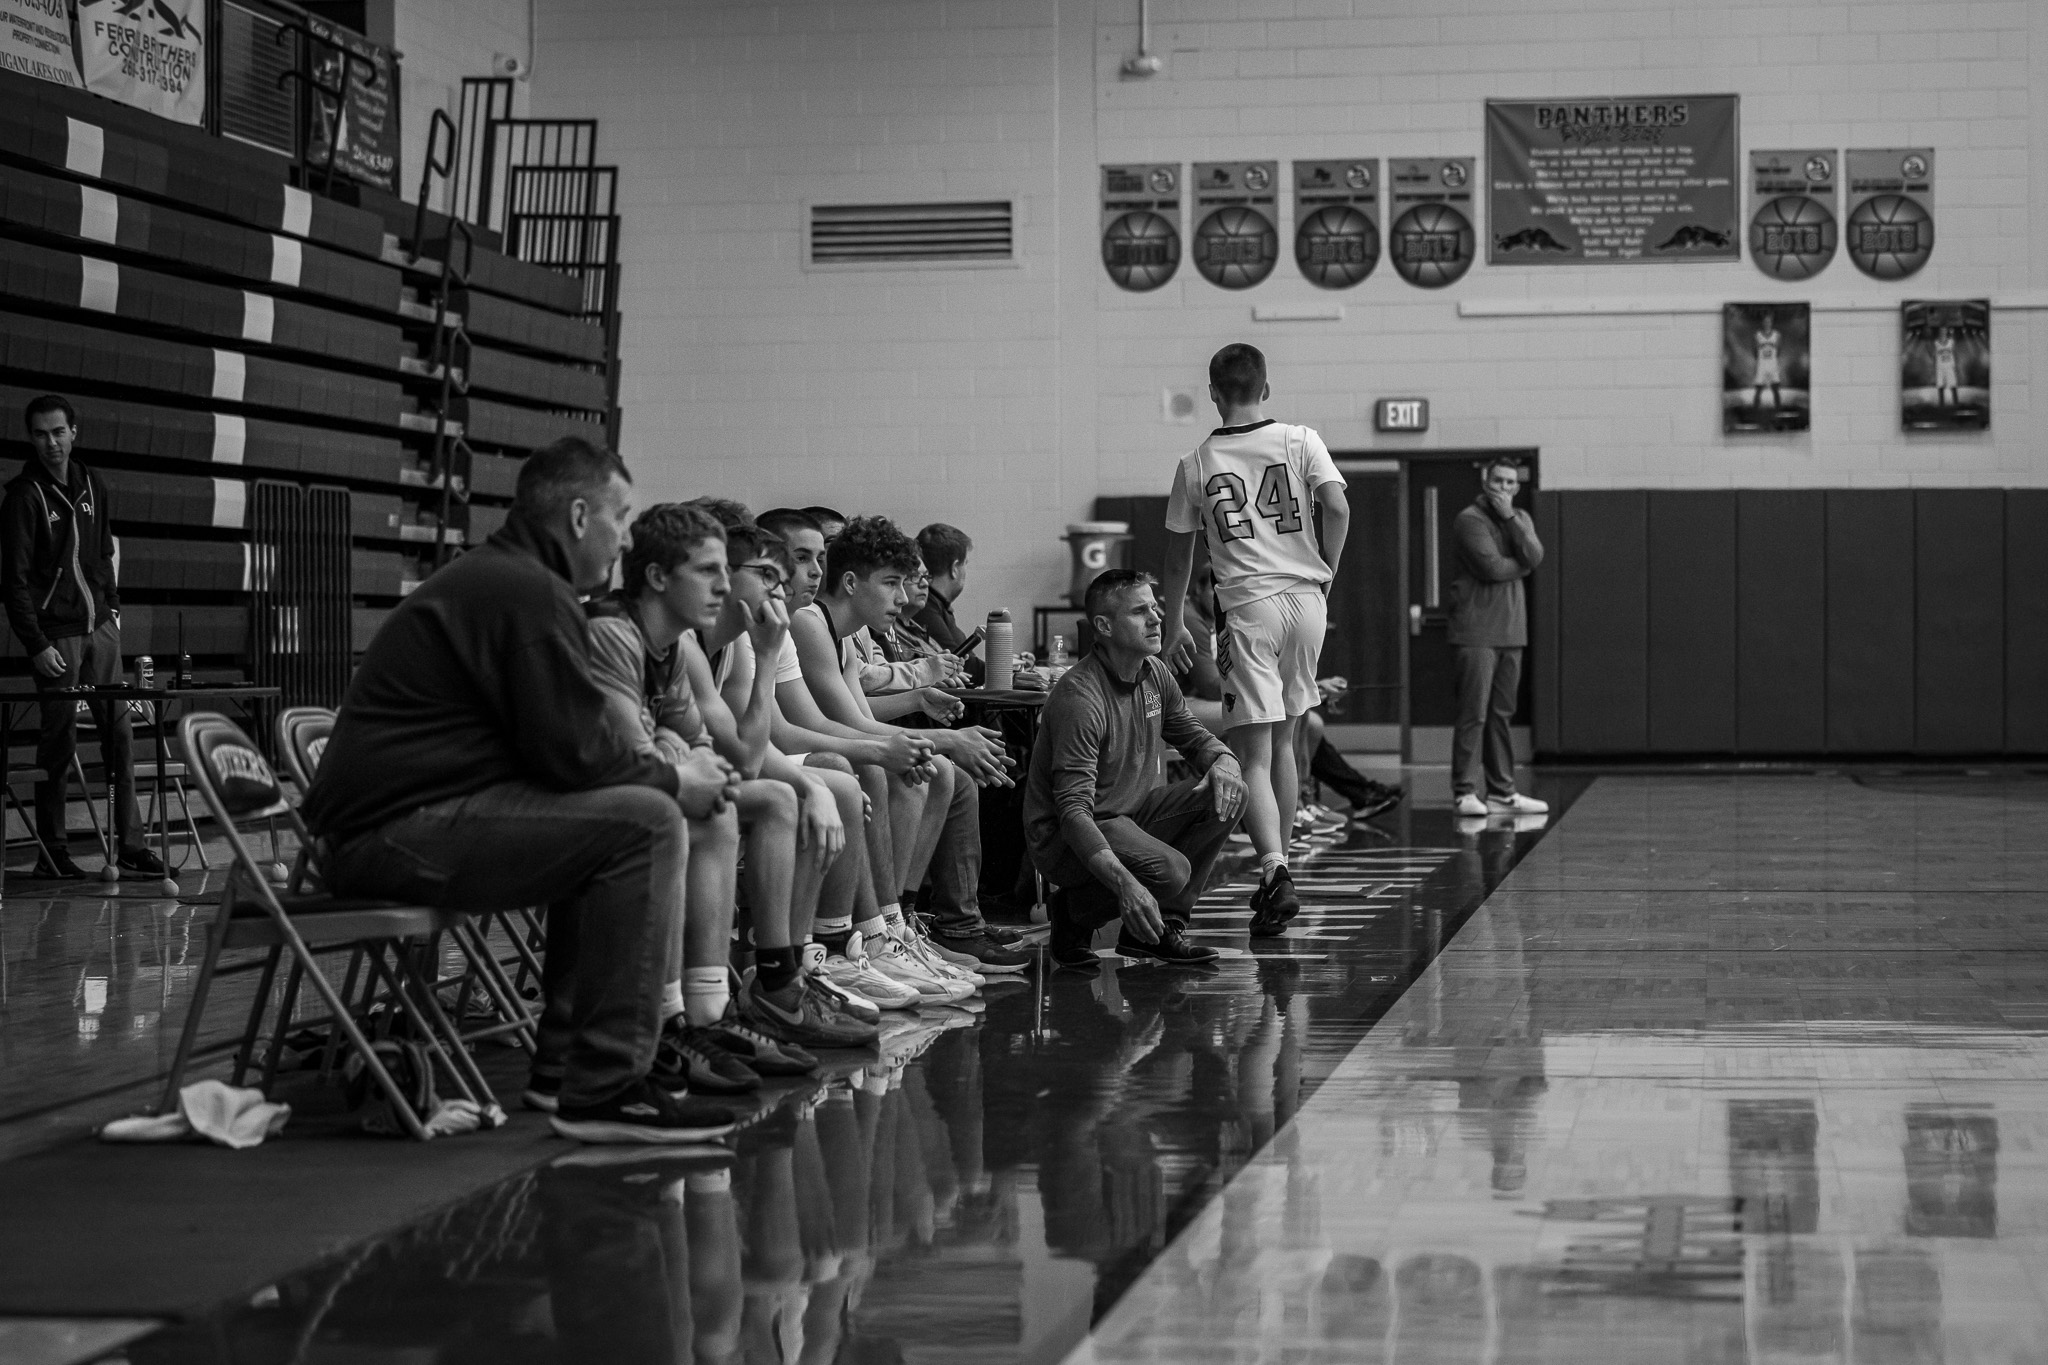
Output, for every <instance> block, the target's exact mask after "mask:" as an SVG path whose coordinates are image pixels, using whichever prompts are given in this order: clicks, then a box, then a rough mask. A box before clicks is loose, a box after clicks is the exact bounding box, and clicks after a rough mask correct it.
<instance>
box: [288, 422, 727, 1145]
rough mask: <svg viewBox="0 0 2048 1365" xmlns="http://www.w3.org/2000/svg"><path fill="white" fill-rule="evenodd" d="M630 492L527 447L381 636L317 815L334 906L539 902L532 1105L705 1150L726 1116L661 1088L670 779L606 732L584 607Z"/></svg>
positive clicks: (610, 1136) (309, 805) (677, 859)
mask: <svg viewBox="0 0 2048 1365" xmlns="http://www.w3.org/2000/svg"><path fill="white" fill-rule="evenodd" d="M632 491H633V490H632V481H631V478H630V476H629V475H628V474H627V473H626V467H625V465H624V464H623V463H621V462H620V460H619V458H618V456H616V455H614V454H612V453H611V452H610V451H609V450H606V449H605V448H604V447H603V446H602V445H598V444H595V443H593V442H590V441H587V440H584V439H583V438H581V437H574V436H570V437H564V438H563V439H561V440H558V441H556V442H554V443H553V444H552V445H549V446H545V447H543V448H542V449H540V450H537V451H535V452H534V453H533V454H531V455H529V456H528V457H527V458H526V463H525V464H524V465H523V466H522V467H521V468H520V471H519V484H518V488H517V490H516V491H515V493H514V494H513V504H512V512H511V515H510V516H509V517H507V518H506V521H505V525H504V527H503V529H501V530H500V531H498V533H497V534H496V535H494V536H492V537H491V538H490V540H489V541H487V542H486V543H485V544H484V545H482V546H481V547H479V548H478V549H475V550H472V551H470V552H469V553H468V554H465V555H464V556H462V558H460V559H458V560H456V561H455V562H454V563H453V564H450V565H449V566H447V567H446V568H444V569H442V570H440V571H439V572H437V573H436V574H434V575H433V576H432V577H431V578H429V579H428V580H427V581H426V582H424V583H422V584H421V585H420V587H419V590H418V591H417V592H415V593H413V594H412V595H411V596H410V597H408V598H406V599H405V601H404V602H403V603H402V604H401V605H400V606H399V607H398V609H397V610H395V611H393V612H392V613H391V616H390V618H389V619H388V620H386V621H385V622H384V625H383V627H382V628H381V629H380V630H379V631H378V632H377V635H376V638H375V639H373V640H371V641H370V647H369V649H368V650H367V651H366V652H365V653H364V655H363V661H362V664H361V666H360V667H358V668H357V670H356V674H355V677H354V679H353V680H351V681H350V683H349V688H348V694H347V696H346V697H344V698H343V700H342V704H341V714H340V716H339V717H338V718H337V720H336V721H335V726H334V735H333V737H332V738H331V739H330V740H329V741H328V743H327V750H326V752H325V753H324V754H323V755H322V756H321V760H320V771H319V774H318V776H317V777H316V778H315V779H314V782H313V786H312V789H311V790H310V791H309V792H307V794H306V805H305V813H306V818H307V821H308V823H309V824H310V825H311V826H312V829H313V832H314V834H315V835H316V836H317V838H318V840H319V847H318V849H317V853H318V856H319V859H320V863H321V867H322V869H323V870H324V872H325V873H326V876H327V879H328V881H329V883H330V885H332V887H333V888H334V889H335V890H336V891H338V892H341V893H343V894H348V895H370V896H389V897H394V898H400V899H405V900H412V901H416V902H423V903H426V904H430V905H436V906H442V907H446V908H450V909H456V910H469V911H487V910H507V909H512V908H514V907H517V906H521V905H533V904H537V903H543V902H545V903H547V904H548V906H549V910H548V953H547V980H546V982H545V983H544V985H545V989H546V990H547V991H548V993H549V995H550V998H551V999H552V1000H553V1001H554V1002H555V1004H556V1006H557V1008H556V1009H553V1010H551V1011H550V1013H551V1015H553V1016H554V1017H556V1018H562V1019H566V1021H567V1028H568V1033H569V1036H568V1038H567V1040H566V1042H565V1045H564V1048H563V1052H562V1054H561V1055H562V1061H563V1067H564V1071H563V1075H562V1077H561V1080H560V1089H559V1091H558V1093H556V1094H547V1093H540V1092H538V1091H537V1092H536V1093H535V1094H532V1095H530V1096H529V1103H532V1104H534V1105H535V1106H536V1107H539V1108H544V1109H545V1108H552V1109H553V1110H554V1111H555V1113H554V1119H553V1123H554V1126H555V1129H556V1131H557V1132H559V1133H561V1134H562V1135H563V1136H565V1137H573V1138H577V1139H580V1140H582V1141H585V1142H664V1143H665V1142H696V1141H702V1140H704V1139H706V1138H710V1137H716V1136H718V1135H719V1134H722V1133H724V1132H726V1131H729V1130H730V1128H731V1127H732V1123H733V1116H732V1113H731V1111H730V1110H727V1109H724V1108H721V1107H719V1106H716V1105H711V1104H705V1103H702V1102H700V1101H696V1100H690V1099H685V1098H683V1097H682V1096H681V1095H679V1094H676V1093H672V1092H671V1091H669V1090H667V1089H665V1088H663V1087H662V1086H659V1085H656V1084H655V1083H654V1082H653V1081H652V1080H651V1079H650V1078H649V1071H650V1070H651V1068H652V1066H653V1062H654V1052H655V1042H656V1038H657V1036H658V1034H659V1031H660V1028H661V991H662V985H663V982H664V971H663V968H664V965H665V964H664V961H663V958H664V948H665V945H666V943H667V940H668V935H669V933H670V931H671V926H672V925H673V924H674V923H675V921H676V919H677V917H678V916H680V915H681V913H682V887H683V880H682V870H683V864H684V860H685V857H686V854H687V843H686V840H687V835H686V833H685V829H684V825H683V815H682V812H681V810H679V809H678V807H677V805H676V793H677V791H678V789H679V784H678V781H677V775H676V770H675V768H674V767H673V766H671V764H670V763H669V762H668V760H666V759H664V758H662V757H660V756H658V755H656V754H653V753H648V752H644V751H643V749H642V748H641V746H640V745H639V744H638V743H637V737H629V736H626V735H623V734H621V733H620V732H619V730H618V728H617V727H616V725H615V724H614V722H613V721H612V720H611V718H610V714H609V712H608V710H607V708H606V705H605V698H604V694H603V693H602V692H601V691H600V690H599V688H598V686H597V683H596V682H595V681H593V679H592V677H591V673H590V626H589V623H588V622H587V621H586V620H585V619H584V615H583V609H582V607H581V605H580V604H579V603H578V601H577V594H578V593H579V592H585V593H587V592H592V591H596V590H599V589H602V588H603V587H604V585H605V584H606V583H607V582H608V581H609V580H610V578H611V572H612V565H613V564H614V563H615V562H616V561H617V559H618V557H619V550H620V548H621V547H622V545H623V544H624V541H625V537H626V526H627V523H628V522H629V521H630V520H631V519H632V515H633V506H632ZM537 1079H538V1078H537Z"/></svg>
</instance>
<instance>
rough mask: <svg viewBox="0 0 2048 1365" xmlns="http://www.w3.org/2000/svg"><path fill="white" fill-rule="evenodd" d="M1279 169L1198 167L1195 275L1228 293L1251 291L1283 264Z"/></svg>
mask: <svg viewBox="0 0 2048 1365" xmlns="http://www.w3.org/2000/svg"><path fill="white" fill-rule="evenodd" d="M1279 182H1280V163H1279V162H1277V161H1197V162H1196V163H1195V171H1194V185H1195V235H1194V243H1193V246H1194V257H1195V269H1196V270H1199V271H1200V272H1201V273H1202V278H1203V279H1205V280H1207V281H1208V282H1209V283H1211V284H1214V285H1220V286H1221V287H1223V288H1225V289H1249V288H1251V287H1252V286H1253V285H1255V284H1257V283H1258V282H1259V281H1260V280H1263V279H1265V278H1266V276H1268V275H1270V274H1272V273H1273V263H1274V262H1275V261H1277V260H1279V259H1280V231H1279V229H1278V228H1276V227H1275V226H1274V225H1273V224H1274V222H1275V220H1276V219H1277V218H1278V217H1279V214H1278V212H1277V211H1276V207H1275V206H1276V205H1277V204H1278V202H1279V189H1280V184H1279Z"/></svg>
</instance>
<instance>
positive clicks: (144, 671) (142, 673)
mask: <svg viewBox="0 0 2048 1365" xmlns="http://www.w3.org/2000/svg"><path fill="white" fill-rule="evenodd" d="M135 685H136V686H137V687H139V688H142V689H144V690H148V689H151V688H154V687H155V686H156V660H154V659H152V658H150V657H149V656H148V655H147V654H138V655H136V656H135Z"/></svg>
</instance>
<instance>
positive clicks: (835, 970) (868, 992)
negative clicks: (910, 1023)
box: [804, 934, 918, 1013]
mask: <svg viewBox="0 0 2048 1365" xmlns="http://www.w3.org/2000/svg"><path fill="white" fill-rule="evenodd" d="M812 948H817V949H819V950H821V952H822V950H823V948H824V945H823V944H821V943H814V944H811V945H810V947H807V948H805V949H804V968H805V971H806V972H807V973H808V974H810V975H813V976H816V977H817V978H818V979H819V980H820V981H822V982H824V983H825V985H826V986H827V987H829V988H831V989H833V990H836V991H837V992H838V993H839V994H841V995H843V996H848V997H850V998H851V999H852V1000H853V1002H854V1004H855V1006H856V1007H858V1005H859V1004H860V1003H861V1002H862V1001H865V1002H867V1003H869V1004H872V1005H873V1006H874V1007H875V1009H876V1011H877V1013H879V1012H880V1011H882V1010H907V1009H910V1008H912V1007H914V1006H915V1005H916V1004H917V1000H918V994H917V991H916V989H915V988H913V987H910V986H906V985H904V984H903V983H901V982H899V981H897V980H896V979H895V978H893V977H891V976H888V975H886V974H885V973H883V972H880V971H878V970H876V968H875V964H874V961H873V960H872V959H871V958H869V957H868V953H867V945H866V944H865V943H864V942H862V940H861V936H860V935H859V934H848V935H847V937H846V950H845V951H844V952H840V953H824V954H823V955H822V956H821V957H819V958H818V959H817V966H816V968H815V969H813V968H812V966H811V963H812V958H811V956H810V952H811V949H812Z"/></svg>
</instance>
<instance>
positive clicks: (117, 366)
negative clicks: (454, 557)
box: [0, 71, 616, 705]
mask: <svg viewBox="0 0 2048 1365" xmlns="http://www.w3.org/2000/svg"><path fill="white" fill-rule="evenodd" d="M507 108H508V109H509V105H508V106H507ZM328 179H329V178H328V177H326V176H325V175H318V176H315V175H309V174H307V173H306V168H305V167H303V166H300V165H298V164H296V163H294V162H293V161H292V160H291V159H290V158H287V157H284V156H280V155H278V154H276V153H274V152H271V151H267V150H264V149H262V148H259V147H256V146H252V145H248V144H246V143H242V142H238V141H235V140H232V139H226V138H220V137H215V136H212V135H210V134H208V133H206V132H204V131H203V130H201V129H198V128H192V127H187V126H184V125H180V124H176V123H171V122H168V121H166V120H162V119H158V118H155V117H153V116H151V115H149V114H146V113H143V112H141V111H138V110H134V109H130V108H127V107H126V106H123V105H120V104H117V103H114V102H111V101H107V100H103V99H99V98H97V97H95V96H92V95H89V94H86V93H84V92H81V91H76V90H69V89H65V88H62V87H59V86H55V85H50V84H47V83H44V82H40V81H34V80H31V79H28V78H25V77H20V76H16V75H13V74H11V73H7V72H4V71H0V408H4V413H0V476H4V477H9V478H11V477H13V475H14V474H15V473H16V472H18V470H19V469H20V467H21V463H22V462H23V461H25V460H28V459H31V458H33V456H32V453H31V452H30V450H29V448H28V446H27V445H26V443H25V439H24V433H23V429H22V423H21V418H20V413H21V407H22V405H23V404H24V403H26V402H27V401H28V400H29V399H30V398H31V397H33V396H35V395H36V394H39V393H44V392H55V393H60V394H62V395H64V396H65V397H67V398H69V399H70V400H71V401H72V402H73V403H74V404H75V405H76V407H77V408H78V412H79V424H80V433H79V439H78V455H79V457H80V458H81V459H82V460H84V461H85V462H86V463H87V464H89V465H90V466H92V467H93V468H94V469H95V470H97V471H99V472H100V473H101V474H102V475H103V476H104V477H105V478H106V481H107V484H108V489H109V494H110V498H111V502H112V506H113V517H114V525H115V529H116V531H117V533H118V534H119V535H120V537H121V541H122V585H123V589H122V590H123V599H124V610H123V616H122V627H123V647H124V652H126V653H128V654H131V655H132V654H139V653H143V652H148V653H152V654H155V655H159V656H164V655H173V654H175V652H176V649H177V642H178V640H179V638H180V634H179V632H180V629H181V628H182V631H183V635H182V638H183V640H184V642H185V647H186V649H187V651H188V652H190V653H191V654H193V655H194V656H195V661H196V663H197V664H198V666H199V668H200V669H201V671H202V672H213V673H216V674H219V675H232V674H239V675H243V676H254V677H256V678H257V680H259V681H275V682H278V683H279V684H280V685H281V686H284V687H285V688H286V691H287V697H286V700H287V702H291V703H297V702H311V703H321V704H328V705H332V704H334V703H335V702H337V701H338V700H339V698H340V693H341V691H342V690H343V689H344V688H345V686H346V682H347V675H348V669H349V666H350V662H351V657H352V654H353V653H354V652H359V651H360V650H361V649H362V648H363V647H364V646H365V645H366V644H367V643H368V640H369V637H370V635H371V634H373V633H374V631H375V629H376V627H377V625H378V624H379V623H380V622H381V621H382V619H383V617H384V616H385V615H386V614H388V612H389V611H390V609H391V608H392V607H393V606H395V605H396V604H397V602H398V601H399V600H401V599H402V598H403V597H404V596H405V595H406V594H407V593H408V592H410V591H411V590H412V589H413V588H414V587H416V586H417V585H418V584H419V582H420V581H422V579H423V578H424V577H425V576H426V575H427V574H428V573H430V572H431V571H432V570H433V568H434V566H435V565H436V564H437V563H439V562H442V561H443V560H445V558H446V557H447V556H448V555H449V554H451V553H455V552H459V550H460V548H461V547H463V546H466V545H471V544H476V543H479V542H480V541H482V540H483V539H484V538H485V537H487V536H488V535H489V534H490V533H491V532H492V531H494V530H496V529H497V527H498V526H499V525H500V524H502V522H503V520H504V516H505V509H506V506H507V504H508V503H509V501H510V498H511V495H512V491H513V487H514V485H515V483H516V481H517V478H518V470H519V465H520V462H521V460H522V459H523V457H524V456H525V455H526V454H527V453H528V452H530V451H532V450H533V449H534V448H536V447H538V446H540V445H543V444H545V443H546V442H548V441H551V440H553V439H555V438H556V437H557V436H560V435H563V434H566V433H583V434H587V435H590V436H592V437H594V438H596V439H600V440H602V439H605V438H606V436H607V433H608V431H609V430H615V423H616V401H615V396H614V395H615V380H614V377H613V376H614V371H615V355H616V329H615V327H613V326H612V325H611V319H612V318H613V317H615V308H613V307H612V302H613V300H612V298H611V296H610V295H606V296H605V297H604V298H603V300H601V306H599V307H594V306H593V294H592V290H591V289H590V288H589V287H588V281H587V280H585V279H583V278H580V277H578V276H577V275H576V274H575V273H574V272H573V271H568V270H566V269H558V268H550V265H552V264H556V262H553V261H550V262H549V263H547V264H542V263H536V262H535V261H531V260H521V259H517V258H515V256H513V255H507V254H505V253H504V252H502V251H500V250H498V249H497V248H498V246H499V245H500V244H501V242H502V240H503V233H502V232H501V231H500V230H498V228H501V227H502V225H496V227H490V226H480V227H478V228H477V229H475V230H474V231H470V230H464V231H462V232H460V233H456V232H452V231H451V230H450V229H449V225H448V220H446V219H444V218H441V217H440V216H439V215H437V214H429V215H426V220H427V222H428V223H429V225H430V226H429V230H427V231H424V232H419V233H417V236H418V237H419V239H420V240H413V238H414V237H415V235H416V234H415V226H414V225H415V217H414V209H413V206H412V205H410V204H405V203H401V202H400V201H399V200H398V199H396V198H395V197H392V196H389V195H383V194H380V193H373V192H371V191H369V190H367V189H360V188H359V187H351V186H340V187H339V188H336V189H334V190H333V193H332V194H330V193H327V192H324V191H327V190H328V189H329V185H328V183H327V182H328ZM304 184H318V185H320V187H321V188H322V190H323V192H322V193H314V192H311V191H309V190H308V189H306V188H302V187H301V186H302V185H304ZM336 196H339V197H336ZM342 199H356V200H358V201H359V202H356V203H348V202H342ZM615 273H616V272H615V266H614V267H613V273H612V275H611V276H608V277H607V282H608V287H610V286H611V285H613V284H615ZM444 362H445V363H444ZM440 471H445V476H440ZM308 538H311V541H312V542H318V543H317V544H314V543H310V542H309V543H304V544H302V543H300V542H303V541H308ZM329 541H332V542H333V544H331V545H330V544H328V543H327V542H329ZM285 566H296V567H292V568H291V571H290V572H286V571H285ZM316 580H317V581H316ZM323 630H324V631H326V632H328V633H329V634H331V635H335V636H336V637H337V638H336V639H323V638H317V637H318V635H319V632H320V631H323ZM168 662H169V661H168V660H167V659H166V660H162V661H160V663H159V670H160V671H162V669H163V668H164V667H166V666H167V664H168ZM25 673H26V660H25V659H24V658H23V657H22V650H21V647H20V644H19V642H18V641H15V640H14V639H13V638H12V637H11V633H10V634H9V635H8V637H7V638H6V639H5V640H4V642H0V674H13V675H16V676H19V675H22V674H25Z"/></svg>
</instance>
